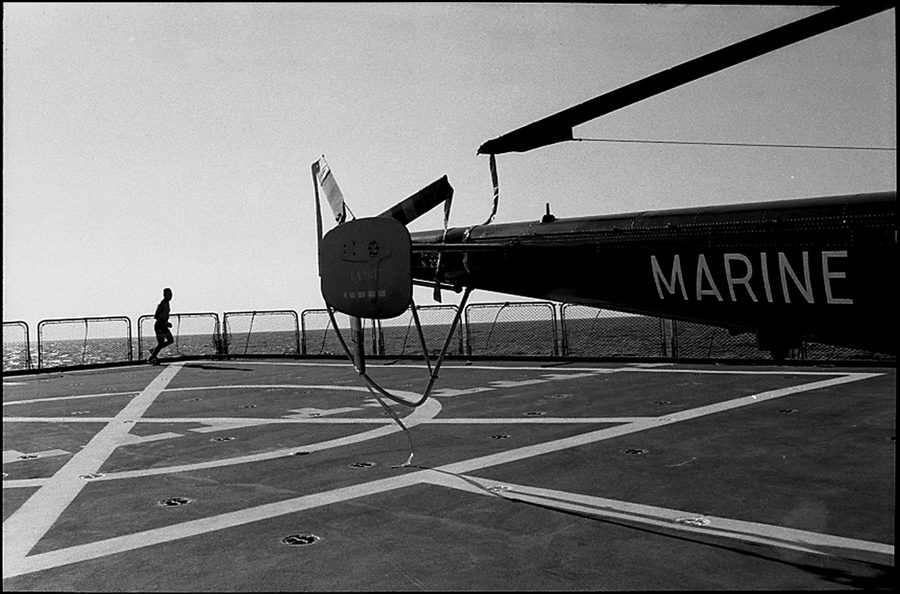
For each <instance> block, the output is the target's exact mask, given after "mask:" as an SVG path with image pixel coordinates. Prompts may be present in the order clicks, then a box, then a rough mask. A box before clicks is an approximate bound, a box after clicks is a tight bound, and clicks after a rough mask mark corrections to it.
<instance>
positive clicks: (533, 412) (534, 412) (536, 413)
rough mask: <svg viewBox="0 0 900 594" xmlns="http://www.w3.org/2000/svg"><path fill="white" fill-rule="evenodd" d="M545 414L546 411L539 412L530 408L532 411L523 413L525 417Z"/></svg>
mask: <svg viewBox="0 0 900 594" xmlns="http://www.w3.org/2000/svg"><path fill="white" fill-rule="evenodd" d="M545 414H547V413H545V412H540V411H537V410H532V411H529V412H527V413H525V416H526V417H543V416H544V415H545Z"/></svg>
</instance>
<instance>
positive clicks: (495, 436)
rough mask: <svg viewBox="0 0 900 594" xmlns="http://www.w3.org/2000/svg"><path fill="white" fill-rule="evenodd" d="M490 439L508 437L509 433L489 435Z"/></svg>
mask: <svg viewBox="0 0 900 594" xmlns="http://www.w3.org/2000/svg"><path fill="white" fill-rule="evenodd" d="M491 439H509V435H491Z"/></svg>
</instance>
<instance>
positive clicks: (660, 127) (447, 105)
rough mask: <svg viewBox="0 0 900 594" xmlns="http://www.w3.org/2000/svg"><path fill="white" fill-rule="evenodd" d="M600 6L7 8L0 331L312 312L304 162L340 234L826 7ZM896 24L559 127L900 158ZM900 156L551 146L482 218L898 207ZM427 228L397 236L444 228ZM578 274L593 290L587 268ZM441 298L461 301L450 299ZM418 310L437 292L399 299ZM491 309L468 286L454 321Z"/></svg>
mask: <svg viewBox="0 0 900 594" xmlns="http://www.w3.org/2000/svg"><path fill="white" fill-rule="evenodd" d="M821 10H823V8H821V7H802V6H787V7H785V6H709V5H703V6H683V5H678V6H659V5H647V6H642V5H595V4H481V3H478V4H466V3H424V4H417V3H412V4H410V3H405V4H382V3H379V4H350V3H340V4H321V3H315V4H281V3H279V4H267V3H227V4H210V3H198V4H192V3H178V4H169V3H151V4H147V3H128V4H83V3H60V4H55V3H48V4H41V3H28V4H20V3H4V4H3V320H4V321H14V320H23V321H26V322H27V323H28V324H29V326H30V327H31V328H32V329H35V328H36V327H37V324H38V322H39V321H41V320H45V319H59V318H81V317H102V316H128V317H129V318H131V319H132V321H133V322H135V323H136V322H137V319H138V318H139V317H140V316H141V315H146V314H152V312H153V310H154V309H155V307H156V304H157V303H158V302H159V300H160V299H161V298H162V289H163V287H171V288H172V290H173V293H174V298H173V301H172V312H173V313H199V312H214V313H218V314H219V315H220V316H221V315H222V314H223V313H224V312H228V311H251V310H257V311H261V310H285V309H287V310H294V311H297V312H298V313H299V312H301V311H303V310H305V309H317V308H322V307H324V302H323V300H322V297H321V294H320V292H319V278H318V267H317V262H316V253H315V238H316V234H315V214H314V201H313V197H314V194H313V185H312V179H311V174H310V165H311V164H312V162H313V161H315V160H317V159H318V158H319V157H320V156H321V155H325V158H326V160H327V162H328V164H329V166H330V167H331V170H332V172H333V174H334V176H335V179H336V180H337V182H338V184H339V186H340V188H341V190H342V191H343V194H344V196H345V198H346V200H347V203H348V205H349V206H350V208H351V210H352V211H353V212H354V213H355V214H356V216H360V217H363V216H374V215H376V214H378V213H380V212H382V211H384V210H386V209H387V208H389V207H390V206H392V205H393V204H395V203H397V202H399V201H400V200H402V199H403V198H405V197H407V196H409V195H410V194H412V193H414V192H415V191H417V190H418V189H420V188H422V187H423V186H425V185H427V184H429V183H431V182H432V181H434V180H436V179H438V178H440V177H441V176H443V175H447V176H448V179H449V181H450V184H451V185H452V186H453V187H454V190H455V193H454V202H453V211H452V213H451V220H450V224H451V225H452V226H456V227H460V226H469V225H473V224H480V223H483V222H484V221H485V220H486V219H487V217H488V215H489V213H490V209H491V200H492V190H491V180H490V173H489V168H488V159H487V157H486V156H483V155H476V151H477V149H478V147H479V146H480V145H481V144H482V143H483V142H484V141H486V140H489V139H491V138H494V137H496V136H499V135H501V134H503V133H506V132H508V131H510V130H513V129H515V128H518V127H520V126H522V125H525V124H527V123H529V122H531V121H533V120H536V119H540V118H543V117H545V116H547V115H550V114H552V113H555V112H557V111H560V110H562V109H565V108H567V107H570V106H572V105H575V104H577V103H581V102H583V101H585V100H587V99H590V98H592V97H595V96H597V95H600V94H602V93H604V92H607V91H610V90H613V89H615V88H618V87H620V86H623V85H625V84H627V83H630V82H632V81H634V80H637V79H639V78H642V77H645V76H648V75H650V74H653V73H655V72H657V71H659V70H663V69H666V68H670V67H672V66H675V65H677V64H678V63H680V62H682V61H685V60H688V59H691V58H694V57H697V56H700V55H703V54H706V53H708V52H711V51H713V50H716V49H718V48H720V47H724V46H726V45H729V44H732V43H735V42H737V41H740V40H741V39H745V38H747V37H750V36H753V35H756V34H759V33H762V32H763V31H766V30H769V29H772V28H775V27H778V26H780V25H783V24H786V23H788V22H791V21H795V20H797V19H800V18H803V17H805V16H808V15H811V14H813V13H815V12H818V11H821ZM895 12H896V11H895V9H892V10H890V11H888V12H884V13H880V14H878V15H875V16H873V17H869V18H867V19H864V20H861V21H858V22H856V23H853V24H850V25H847V26H845V27H842V28H840V29H837V30H834V31H831V32H829V33H826V34H823V35H820V36H818V37H815V38H812V39H809V40H806V41H803V42H800V43H797V44H794V45H792V46H789V47H787V48H785V49H782V50H779V51H778V52H774V53H771V54H767V55H765V56H762V57H760V58H756V59H754V60H752V61H750V62H747V63H744V64H741V65H738V66H735V67H732V68H730V69H728V70H726V71H723V72H720V73H718V74H714V75H711V76H708V77H706V78H703V79H701V80H698V81H695V82H692V83H689V84H687V85H684V86H682V87H680V88H677V89H673V90H671V91H668V92H666V93H663V94H661V95H658V96H656V97H654V98H651V99H648V100H646V101H644V102H641V103H639V104H636V105H633V106H630V107H627V108H624V109H622V110H619V111H617V112H613V113H611V114H609V115H607V116H604V117H602V118H599V119H597V120H594V121H591V122H588V123H585V124H583V125H581V126H578V127H576V128H575V131H574V132H575V136H576V137H581V138H619V139H643V140H678V141H701V142H743V143H782V144H811V145H841V146H862V147H889V148H896V141H897V139H896V130H897V115H896V99H897V95H896V33H895V18H896V17H895ZM896 161H897V155H896V151H861V150H811V149H785V148H748V147H720V146H680V145H659V144H617V143H601V142H568V143H562V144H557V145H553V146H550V147H546V148H543V149H539V150H535V151H531V152H529V153H524V154H515V153H513V154H507V155H500V156H498V158H497V168H498V173H499V185H500V204H499V211H498V213H497V217H496V219H495V222H498V223H502V222H513V221H522V220H537V219H539V218H540V216H541V215H542V214H543V212H544V208H545V206H544V205H545V203H547V202H549V203H550V204H551V209H552V211H553V214H554V215H556V216H557V217H559V218H563V217H580V216H590V215H604V214H616V213H627V212H636V211H643V210H654V209H666V208H679V207H690V206H707V205H714V204H730V203H746V202H762V201H768V200H780V199H789V198H804V197H811V196H825V195H840V194H852V193H862V192H877V191H896V188H897V165H896ZM440 210H441V209H436V211H435V212H433V213H430V214H428V215H426V216H425V217H422V218H421V219H419V220H417V221H415V222H414V223H412V224H411V226H410V229H411V230H412V231H419V230H426V229H435V228H440V227H441V225H442V223H443V221H442V215H441V213H439V212H437V211H440ZM588 273H589V271H588ZM445 298H446V299H445V303H446V302H451V303H452V302H454V301H453V298H452V296H448V295H446V294H445ZM415 299H416V302H417V303H418V304H419V305H431V304H433V303H434V302H433V301H432V299H431V296H430V292H429V291H426V290H424V289H419V288H417V289H416V292H415ZM505 299H508V297H507V296H503V295H498V294H492V293H486V292H479V291H476V292H475V293H473V296H472V297H471V302H488V301H498V300H501V301H502V300H505Z"/></svg>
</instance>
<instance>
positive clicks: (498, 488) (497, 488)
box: [487, 485, 509, 493]
mask: <svg viewBox="0 0 900 594" xmlns="http://www.w3.org/2000/svg"><path fill="white" fill-rule="evenodd" d="M487 490H488V491H490V492H491V493H497V492H498V491H509V487H507V486H506V485H493V486H491V487H488V488H487Z"/></svg>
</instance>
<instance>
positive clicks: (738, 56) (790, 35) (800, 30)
mask: <svg viewBox="0 0 900 594" xmlns="http://www.w3.org/2000/svg"><path fill="white" fill-rule="evenodd" d="M889 8H893V6H892V5H890V4H875V3H872V4H869V3H866V2H856V3H853V4H847V5H842V6H838V7H837V8H832V9H831V10H826V11H824V12H819V13H816V14H814V15H812V16H809V17H806V18H804V19H800V20H799V21H794V22H792V23H788V24H787V25H784V26H781V27H778V28H777V29H772V30H771V31H766V32H765V33H762V34H760V35H756V36H755V37H751V38H749V39H745V40H743V41H739V42H737V43H735V44H733V45H729V46H727V47H724V48H722V49H718V50H716V51H714V52H711V53H709V54H706V55H704V56H700V57H699V58H694V59H693V60H689V61H687V62H683V63H681V64H679V65H678V66H674V67H672V68H670V69H668V70H663V71H661V72H657V73H656V74H652V75H650V76H648V77H646V78H643V79H641V80H638V81H635V82H633V83H630V84H627V85H625V86H624V87H619V88H618V89H615V90H613V91H610V92H608V93H605V94H603V95H600V96H599V97H594V98H593V99H589V100H587V101H585V102H584V103H581V104H579V105H575V106H574V107H570V108H568V109H564V110H563V111H560V112H558V113H555V114H553V115H551V116H548V117H546V118H544V119H542V120H538V121H536V122H532V123H531V124H528V125H526V126H522V127H521V128H518V129H516V130H513V131H512V132H508V133H506V134H504V135H502V136H498V137H497V138H494V139H492V140H488V141H487V142H485V143H484V144H482V145H481V147H479V149H478V154H486V155H499V154H501V153H509V152H519V153H524V152H526V151H530V150H531V149H535V148H538V147H542V146H546V145H548V144H554V143H557V142H563V141H565V140H572V128H573V127H574V126H577V125H579V124H583V123H585V122H587V121H590V120H593V119H595V118H598V117H600V116H602V115H606V114H608V113H610V112H612V111H615V110H617V109H621V108H623V107H626V106H628V105H631V104H633V103H637V102H638V101H643V100H644V99H647V98H649V97H652V96H654V95H658V94H659V93H663V92H665V91H668V90H670V89H673V88H675V87H677V86H680V85H683V84H685V83H689V82H691V81H694V80H697V79H699V78H702V77H704V76H707V75H710V74H713V73H715V72H719V71H720V70H724V69H726V68H730V67H731V66H734V65H736V64H740V63H741V62H746V61H747V60H750V59H753V58H756V57H758V56H761V55H763V54H767V53H769V52H771V51H774V50H777V49H781V48H783V47H785V46H788V45H791V44H793V43H796V42H798V41H802V40H804V39H808V38H809V37H813V36H815V35H819V34H820V33H824V32H826V31H830V30H831V29H836V28H838V27H841V26H843V25H846V24H849V23H852V22H854V21H858V20H860V19H863V18H866V17H868V16H872V15H873V14H877V13H879V12H882V11H884V10H888V9H889Z"/></svg>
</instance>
